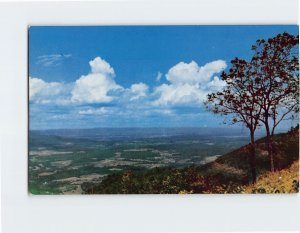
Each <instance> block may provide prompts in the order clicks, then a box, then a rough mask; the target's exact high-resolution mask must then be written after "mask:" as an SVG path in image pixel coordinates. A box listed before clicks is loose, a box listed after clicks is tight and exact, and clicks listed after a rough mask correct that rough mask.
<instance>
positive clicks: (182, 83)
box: [153, 60, 226, 105]
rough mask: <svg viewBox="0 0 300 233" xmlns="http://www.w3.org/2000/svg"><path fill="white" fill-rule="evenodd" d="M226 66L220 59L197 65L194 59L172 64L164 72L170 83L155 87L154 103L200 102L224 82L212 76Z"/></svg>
mask: <svg viewBox="0 0 300 233" xmlns="http://www.w3.org/2000/svg"><path fill="white" fill-rule="evenodd" d="M225 68H226V62H225V61H222V60H217V61H213V62H210V63H207V64H206V65H204V66H201V67H200V66H198V64H197V63H196V62H195V61H192V62H190V63H184V62H180V63H178V64H177V65H175V66H173V67H172V68H171V69H170V70H169V71H168V73H167V74H166V78H167V80H168V81H169V82H170V84H162V85H160V86H158V87H156V88H155V91H154V95H155V96H156V97H157V99H156V100H154V101H153V104H154V105H186V104H201V103H202V102H203V100H204V99H205V97H206V95H207V94H208V93H209V92H210V91H215V90H220V89H221V88H222V87H224V85H225V82H223V81H222V80H220V79H219V78H218V77H216V76H215V77H214V79H213V80H211V78H212V76H213V75H214V74H217V73H219V72H221V71H222V70H224V69H225Z"/></svg>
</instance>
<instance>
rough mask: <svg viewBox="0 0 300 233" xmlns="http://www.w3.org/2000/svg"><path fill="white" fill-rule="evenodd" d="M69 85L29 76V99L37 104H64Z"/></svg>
mask: <svg viewBox="0 0 300 233" xmlns="http://www.w3.org/2000/svg"><path fill="white" fill-rule="evenodd" d="M68 90H70V85H65V84H64V83H60V82H45V81H44V80H42V79H39V78H33V77H29V100H30V101H31V102H34V103H38V104H50V103H52V104H66V103H67V102H68V100H67V97H66V95H67V94H68Z"/></svg>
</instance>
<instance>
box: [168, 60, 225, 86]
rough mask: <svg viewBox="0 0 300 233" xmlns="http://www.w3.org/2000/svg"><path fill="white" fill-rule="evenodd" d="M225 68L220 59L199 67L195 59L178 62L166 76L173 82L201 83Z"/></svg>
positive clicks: (223, 62)
mask: <svg viewBox="0 0 300 233" xmlns="http://www.w3.org/2000/svg"><path fill="white" fill-rule="evenodd" d="M225 68H226V62H225V61H222V60H217V61H213V62H210V63H207V64H206V65H204V66H201V67H200V66H198V64H197V63H196V62H195V61H191V62H190V63H184V62H180V63H178V64H177V65H175V66H173V67H172V68H171V69H170V70H169V71H168V73H167V74H166V78H167V80H168V81H170V82H171V83H173V84H180V83H189V84H197V83H203V82H208V81H209V80H210V78H211V77H212V75H214V74H215V73H219V72H221V71H222V70H224V69H225Z"/></svg>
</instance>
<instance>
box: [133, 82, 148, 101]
mask: <svg viewBox="0 0 300 233" xmlns="http://www.w3.org/2000/svg"><path fill="white" fill-rule="evenodd" d="M148 89H149V87H148V86H147V85H146V84H144V83H135V84H132V85H131V87H130V93H131V95H132V97H131V98H130V100H137V99H139V98H141V97H146V96H147V92H148Z"/></svg>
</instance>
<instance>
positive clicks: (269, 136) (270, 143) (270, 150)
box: [265, 121, 275, 172]
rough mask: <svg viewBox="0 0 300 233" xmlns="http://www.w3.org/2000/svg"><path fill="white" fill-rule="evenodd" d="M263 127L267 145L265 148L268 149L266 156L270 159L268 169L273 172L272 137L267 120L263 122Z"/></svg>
mask: <svg viewBox="0 0 300 233" xmlns="http://www.w3.org/2000/svg"><path fill="white" fill-rule="evenodd" d="M265 127H266V133H267V136H266V146H267V150H268V156H269V160H270V171H271V172H274V171H275V169H274V157H273V145H272V137H271V134H270V126H269V123H268V121H266V122H265Z"/></svg>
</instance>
